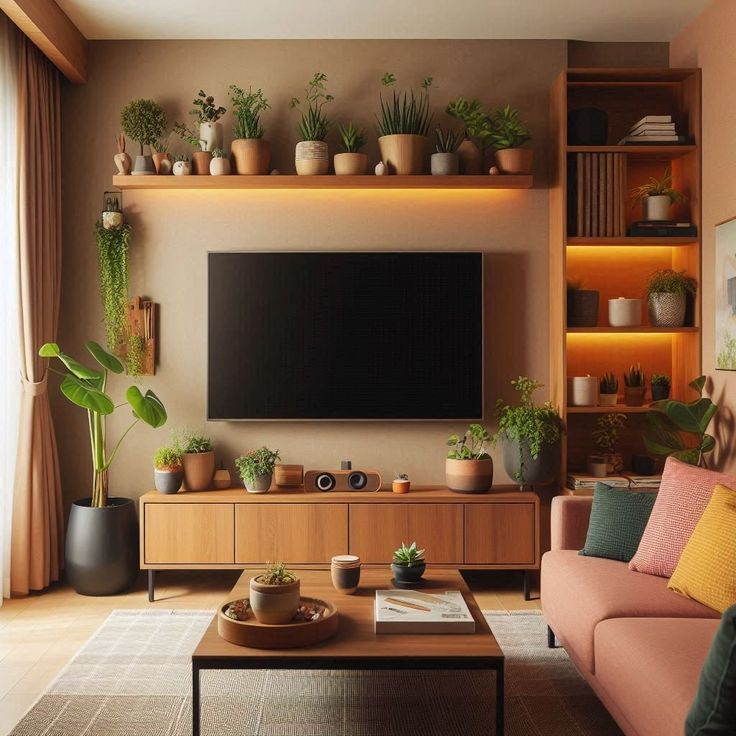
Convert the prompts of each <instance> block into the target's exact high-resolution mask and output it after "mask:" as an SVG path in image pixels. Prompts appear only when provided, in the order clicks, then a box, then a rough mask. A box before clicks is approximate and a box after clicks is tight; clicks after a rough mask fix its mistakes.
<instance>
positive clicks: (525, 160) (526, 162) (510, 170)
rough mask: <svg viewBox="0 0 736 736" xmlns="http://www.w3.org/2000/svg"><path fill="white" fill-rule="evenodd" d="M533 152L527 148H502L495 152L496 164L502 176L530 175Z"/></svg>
mask: <svg viewBox="0 0 736 736" xmlns="http://www.w3.org/2000/svg"><path fill="white" fill-rule="evenodd" d="M533 161H534V151H532V150H531V149H529V148H502V149H500V150H498V151H496V163H497V164H498V168H499V169H501V173H502V174H531V173H532V163H533Z"/></svg>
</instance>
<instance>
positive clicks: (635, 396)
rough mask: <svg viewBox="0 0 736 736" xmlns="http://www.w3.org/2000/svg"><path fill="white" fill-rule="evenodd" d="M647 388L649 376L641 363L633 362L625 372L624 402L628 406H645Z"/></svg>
mask: <svg viewBox="0 0 736 736" xmlns="http://www.w3.org/2000/svg"><path fill="white" fill-rule="evenodd" d="M646 390H647V377H646V376H645V375H644V371H643V370H642V369H641V363H636V364H632V365H631V366H629V370H628V371H626V373H624V403H625V404H626V406H644V395H645V394H646Z"/></svg>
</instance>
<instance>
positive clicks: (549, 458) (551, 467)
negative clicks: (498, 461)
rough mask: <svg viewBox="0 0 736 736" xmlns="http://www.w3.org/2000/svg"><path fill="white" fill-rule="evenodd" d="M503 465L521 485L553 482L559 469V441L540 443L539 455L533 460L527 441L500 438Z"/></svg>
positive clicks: (541, 484)
mask: <svg viewBox="0 0 736 736" xmlns="http://www.w3.org/2000/svg"><path fill="white" fill-rule="evenodd" d="M501 444H502V446H503V466H504V468H505V469H506V472H507V473H508V475H509V476H510V477H511V478H512V479H513V480H515V481H516V482H517V483H519V484H520V485H521V486H524V485H533V486H543V485H547V484H549V483H552V482H554V481H555V480H556V479H557V474H558V472H559V470H560V452H561V450H560V441H559V440H558V441H557V442H555V443H554V444H552V445H542V449H541V451H540V453H539V457H538V458H537V459H536V460H535V459H534V458H533V457H532V455H531V452H530V451H529V443H528V442H526V441H524V442H522V443H521V447H520V446H519V444H518V443H517V442H515V441H513V440H509V439H508V438H507V437H506V436H504V437H503V439H502V443H501Z"/></svg>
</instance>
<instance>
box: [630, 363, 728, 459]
mask: <svg viewBox="0 0 736 736" xmlns="http://www.w3.org/2000/svg"><path fill="white" fill-rule="evenodd" d="M689 385H690V388H691V389H693V391H695V392H697V394H698V397H699V398H697V399H695V400H694V401H690V402H684V401H677V400H675V399H663V400H661V401H655V402H653V403H652V404H651V405H650V410H649V411H648V412H647V431H646V433H645V435H644V444H645V446H646V448H647V452H650V453H651V454H653V455H664V456H672V457H675V458H677V459H678V460H682V461H683V462H686V463H689V464H690V465H698V466H702V465H704V464H705V458H704V456H705V454H706V453H708V452H711V451H712V450H713V449H714V448H715V446H716V441H715V438H714V437H713V436H712V435H710V434H708V433H707V431H706V430H707V429H708V425H709V424H710V422H711V420H712V419H713V417H714V416H715V414H716V412H717V411H718V406H717V404H714V403H713V402H712V401H711V400H710V399H708V398H705V397H703V395H702V394H703V388H704V387H705V376H699V377H698V378H696V379H695V380H694V381H692V382H691V383H690V384H689Z"/></svg>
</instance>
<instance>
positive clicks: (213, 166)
mask: <svg viewBox="0 0 736 736" xmlns="http://www.w3.org/2000/svg"><path fill="white" fill-rule="evenodd" d="M229 173H230V160H229V159H228V158H227V156H226V155H225V151H223V150H222V148H215V150H214V151H212V161H210V175H211V176H227V175H228V174H229Z"/></svg>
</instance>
